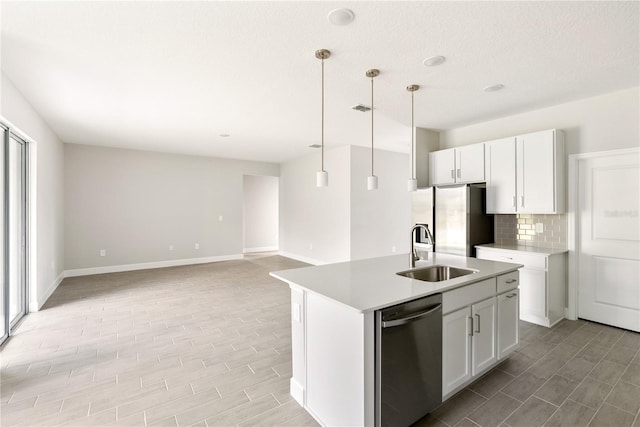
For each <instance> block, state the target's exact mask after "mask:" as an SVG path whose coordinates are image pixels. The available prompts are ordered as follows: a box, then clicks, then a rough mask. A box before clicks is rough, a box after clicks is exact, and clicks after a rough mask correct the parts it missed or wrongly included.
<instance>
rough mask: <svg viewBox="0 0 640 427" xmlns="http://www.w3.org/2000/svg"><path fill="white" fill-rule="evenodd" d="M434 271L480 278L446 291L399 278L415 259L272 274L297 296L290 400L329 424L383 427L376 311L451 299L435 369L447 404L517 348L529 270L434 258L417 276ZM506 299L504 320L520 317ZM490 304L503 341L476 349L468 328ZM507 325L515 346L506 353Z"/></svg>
mask: <svg viewBox="0 0 640 427" xmlns="http://www.w3.org/2000/svg"><path fill="white" fill-rule="evenodd" d="M432 265H447V266H452V267H456V268H463V269H470V270H473V271H474V273H472V274H468V275H466V276H461V277H456V278H453V279H450V280H444V281H440V282H425V281H421V280H415V279H410V278H407V277H403V276H400V275H398V274H396V273H397V272H400V271H405V270H408V269H409V256H408V254H406V255H394V256H388V257H381V258H371V259H365V260H359V261H352V262H344V263H337V264H328V265H323V266H316V267H304V268H299V269H293V270H284V271H277V272H272V273H271V275H272V276H273V277H275V278H278V279H280V280H283V281H285V282H287V283H288V284H289V286H290V288H291V310H292V313H291V333H292V359H293V363H292V369H293V372H292V378H291V395H292V396H293V397H294V399H295V400H296V401H297V402H298V403H300V404H301V405H302V406H303V407H304V408H305V409H307V411H308V412H309V413H310V414H311V415H312V416H313V417H314V418H316V420H317V421H318V422H319V423H320V424H322V425H367V426H369V425H374V424H375V417H374V414H375V404H374V402H375V312H376V310H380V309H382V308H385V307H390V306H394V305H397V304H400V303H404V302H408V301H413V300H417V299H420V298H423V297H427V296H429V295H434V294H439V293H441V294H442V295H443V302H442V305H443V342H442V343H437V345H442V346H443V359H442V360H443V366H441V367H436V369H443V380H442V383H443V384H442V387H443V398H444V399H446V398H448V397H450V396H451V395H452V394H454V393H455V392H457V391H458V390H460V389H461V388H463V387H464V386H466V385H467V384H468V383H469V382H471V381H473V380H474V378H476V377H477V376H478V375H480V374H482V373H484V372H486V370H488V369H490V368H491V367H493V366H495V365H496V364H497V363H498V361H499V360H501V359H503V358H504V357H506V356H507V355H508V354H509V353H510V352H511V351H514V350H515V349H516V348H517V340H518V337H517V320H518V319H517V277H518V273H517V269H518V268H519V267H521V265H519V264H512V263H504V262H497V261H486V260H478V259H475V258H466V257H461V256H455V255H447V254H439V253H431V254H429V259H428V260H421V261H418V262H417V263H416V268H424V267H428V266H432ZM507 294H508V295H507ZM501 296H502V297H504V298H507V299H505V302H506V303H509V304H508V305H506V304H505V308H506V309H507V310H506V311H505V313H507V312H509V311H513V310H515V312H514V313H511V314H510V315H509V319H510V320H508V321H507V320H506V318H505V319H501V318H500V316H499V308H500V297H501ZM513 296H516V298H513ZM481 301H482V302H483V304H484V305H482V306H481V307H480V308H481V309H482V310H484V311H485V312H486V311H487V310H486V307H485V306H486V305H487V304H486V302H487V301H488V302H490V303H491V310H489V313H491V314H490V315H491V319H490V322H489V323H488V324H489V325H493V326H494V328H493V332H494V333H492V334H490V337H489V341H488V343H482V342H477V343H476V342H475V341H474V340H473V338H475V337H473V336H472V335H473V333H472V331H471V330H470V328H471V329H473V327H472V326H470V323H469V322H467V319H470V318H471V316H472V313H473V315H477V314H476V313H475V311H474V310H475V308H474V306H475V305H477V304H475V303H477V302H481ZM514 301H515V305H514V304H513V302H514ZM483 307H485V308H483ZM467 311H468V312H469V313H468V315H467ZM483 323H484V325H485V326H484V330H488V327H487V326H486V325H487V322H483ZM502 324H506V325H507V327H506V328H502V329H504V331H505V334H507V335H508V336H509V339H508V340H503V341H504V342H503V343H502V344H501V343H500V342H499V341H500V340H499V339H498V335H499V334H500V326H501V325H502ZM495 326H497V328H496V327H495ZM505 336H506V335H505ZM474 349H475V350H474ZM487 349H488V356H487V357H484V356H485V355H487ZM498 354H501V355H502V358H499V357H498Z"/></svg>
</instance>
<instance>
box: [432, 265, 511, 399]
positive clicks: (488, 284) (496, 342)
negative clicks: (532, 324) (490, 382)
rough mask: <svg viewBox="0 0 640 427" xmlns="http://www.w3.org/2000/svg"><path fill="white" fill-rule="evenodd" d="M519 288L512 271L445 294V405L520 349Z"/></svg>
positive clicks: (443, 349)
mask: <svg viewBox="0 0 640 427" xmlns="http://www.w3.org/2000/svg"><path fill="white" fill-rule="evenodd" d="M507 282H509V283H508V284H505V283H507ZM517 286H518V272H512V273H508V274H505V275H502V276H498V277H497V278H492V279H488V280H484V281H482V282H478V283H475V284H472V285H469V286H465V287H462V288H458V289H456V290H454V291H450V292H445V293H444V294H443V295H442V299H443V310H444V312H445V314H444V315H443V316H442V398H443V400H446V399H447V398H449V397H450V396H451V395H453V394H454V393H455V392H457V391H458V390H460V389H461V388H463V387H464V386H466V385H467V384H469V383H470V382H472V381H474V380H475V379H476V378H477V377H479V376H480V375H482V374H483V373H485V372H486V371H487V370H489V369H491V368H492V367H494V366H495V365H496V364H497V363H498V361H499V360H501V359H503V358H505V357H506V356H508V355H509V354H510V353H512V352H513V351H515V350H516V349H517V348H518V301H517V296H516V297H515V301H514V297H510V296H509V295H511V294H513V293H514V292H515V293H516V295H517ZM507 288H510V289H511V290H510V291H508V292H503V291H504V290H505V289H507ZM498 292H502V293H501V294H499V295H498Z"/></svg>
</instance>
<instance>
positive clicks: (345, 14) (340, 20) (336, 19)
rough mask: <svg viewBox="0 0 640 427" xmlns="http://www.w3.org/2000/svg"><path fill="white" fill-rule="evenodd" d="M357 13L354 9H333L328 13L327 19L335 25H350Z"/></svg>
mask: <svg viewBox="0 0 640 427" xmlns="http://www.w3.org/2000/svg"><path fill="white" fill-rule="evenodd" d="M355 16H356V15H355V14H354V13H353V11H351V10H350V9H347V8H340V9H333V10H332V11H331V12H329V14H328V15H327V19H328V20H329V22H331V23H332V24H333V25H349V24H351V23H352V22H353V19H354V18H355Z"/></svg>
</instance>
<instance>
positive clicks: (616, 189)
mask: <svg viewBox="0 0 640 427" xmlns="http://www.w3.org/2000/svg"><path fill="white" fill-rule="evenodd" d="M639 211H640V150H636V151H634V152H632V153H629V151H625V152H624V153H620V154H617V153H615V152H611V153H604V154H603V155H602V156H597V157H589V158H585V159H580V161H579V164H578V205H577V209H576V216H577V232H578V243H577V248H576V249H577V252H578V254H577V255H578V316H579V317H581V318H583V319H588V320H593V321H596V322H601V323H606V324H609V325H613V326H618V327H621V328H625V329H630V330H633V331H638V332H640V280H639V278H640V218H639Z"/></svg>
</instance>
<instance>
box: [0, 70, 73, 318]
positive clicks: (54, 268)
mask: <svg viewBox="0 0 640 427" xmlns="http://www.w3.org/2000/svg"><path fill="white" fill-rule="evenodd" d="M1 89H2V90H1V92H0V93H1V96H0V115H2V117H4V118H5V119H7V120H8V121H9V122H11V124H13V125H14V126H16V127H17V128H18V129H19V130H20V131H22V132H23V133H24V134H25V135H26V136H27V137H28V138H29V139H30V141H33V144H31V146H30V150H31V151H30V154H31V159H30V160H31V161H30V167H31V168H32V171H31V172H32V177H35V180H33V179H32V182H31V183H30V184H31V191H32V198H31V206H30V207H31V209H32V212H31V214H32V215H31V219H32V222H31V224H30V225H31V232H32V236H31V237H32V239H31V241H30V243H31V248H30V249H31V251H32V253H31V255H32V258H31V262H32V264H31V269H30V275H31V277H30V281H31V287H30V296H29V300H30V301H29V307H30V310H31V311H35V310H38V309H39V308H40V307H41V306H42V304H44V302H45V301H46V299H47V298H48V297H49V295H51V293H52V292H53V291H54V290H55V289H56V287H57V286H58V284H59V283H60V282H61V281H62V278H63V276H62V273H63V270H64V205H63V199H64V190H63V189H64V185H63V182H64V178H63V170H64V150H63V146H64V144H63V143H62V141H60V140H59V139H58V137H57V136H56V135H55V134H54V133H53V131H52V130H51V129H50V128H49V126H48V125H47V124H46V123H45V122H44V120H43V119H42V118H41V117H40V116H39V115H38V113H37V112H36V111H35V110H34V109H33V107H31V105H30V104H29V103H28V102H27V100H26V99H25V98H24V97H23V96H22V94H21V93H20V92H19V91H18V90H17V89H16V87H15V86H14V85H13V83H11V81H10V80H9V79H8V78H7V77H6V76H5V75H4V73H2V79H1Z"/></svg>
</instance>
